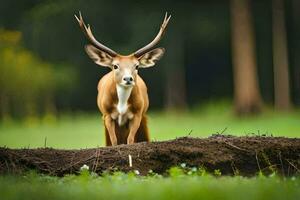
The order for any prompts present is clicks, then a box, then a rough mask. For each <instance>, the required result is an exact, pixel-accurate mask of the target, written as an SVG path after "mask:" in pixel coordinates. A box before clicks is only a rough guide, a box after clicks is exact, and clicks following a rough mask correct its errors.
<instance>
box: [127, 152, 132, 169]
mask: <svg viewBox="0 0 300 200" xmlns="http://www.w3.org/2000/svg"><path fill="white" fill-rule="evenodd" d="M128 160H129V167H132V157H131V155H130V154H129V155H128Z"/></svg>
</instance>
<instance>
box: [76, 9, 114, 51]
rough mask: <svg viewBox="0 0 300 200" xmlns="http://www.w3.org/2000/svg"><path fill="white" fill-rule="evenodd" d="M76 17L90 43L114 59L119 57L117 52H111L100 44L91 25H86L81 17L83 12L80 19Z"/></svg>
mask: <svg viewBox="0 0 300 200" xmlns="http://www.w3.org/2000/svg"><path fill="white" fill-rule="evenodd" d="M74 16H75V18H76V20H77V21H78V24H79V26H80V28H81V30H82V32H83V33H84V35H85V36H86V37H87V39H88V40H89V41H90V43H91V44H92V45H94V46H95V47H97V48H98V49H100V50H102V51H104V52H106V53H108V54H109V55H110V56H112V57H115V56H116V55H117V53H116V52H115V51H113V50H111V49H110V48H108V47H107V46H105V45H103V44H101V43H100V42H98V41H97V40H96V39H95V37H94V35H93V33H92V30H91V27H90V25H89V24H88V25H87V26H86V25H85V23H84V21H83V18H82V16H81V12H79V18H78V17H77V16H76V15H74Z"/></svg>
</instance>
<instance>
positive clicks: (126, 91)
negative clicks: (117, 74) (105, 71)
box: [117, 85, 132, 126]
mask: <svg viewBox="0 0 300 200" xmlns="http://www.w3.org/2000/svg"><path fill="white" fill-rule="evenodd" d="M131 91H132V87H128V88H125V87H122V86H119V85H117V95H118V105H117V111H118V113H119V116H118V124H119V125H120V126H121V125H123V124H125V123H126V120H127V119H124V115H125V114H126V112H127V110H128V103H127V102H128V99H129V97H130V94H131Z"/></svg>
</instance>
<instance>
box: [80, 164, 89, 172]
mask: <svg viewBox="0 0 300 200" xmlns="http://www.w3.org/2000/svg"><path fill="white" fill-rule="evenodd" d="M89 169H90V167H89V166H87V165H86V164H84V165H82V167H80V171H83V170H89Z"/></svg>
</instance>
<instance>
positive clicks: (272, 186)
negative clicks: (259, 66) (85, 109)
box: [0, 103, 300, 200]
mask: <svg viewBox="0 0 300 200" xmlns="http://www.w3.org/2000/svg"><path fill="white" fill-rule="evenodd" d="M149 124H150V131H151V137H152V139H153V140H167V139H172V138H175V137H180V136H187V135H188V134H189V133H190V135H191V136H197V137H206V136H209V135H211V134H213V133H221V132H224V131H225V132H224V134H226V133H227V134H233V135H247V134H250V135H251V134H261V135H262V134H267V135H271V134H272V135H273V136H288V137H299V136H300V112H299V111H294V112H292V113H275V112H272V111H269V110H266V112H265V113H264V114H262V115H260V116H257V117H248V118H244V119H238V118H235V117H234V116H233V115H232V112H231V107H230V106H228V105H227V104H213V103H212V104H209V105H207V106H205V107H199V108H195V109H193V110H192V111H190V112H186V113H176V112H169V113H162V112H151V113H150V114H149ZM45 142H46V146H48V147H55V148H66V149H71V148H86V147H96V146H102V145H103V144H104V137H103V126H102V121H101V117H100V114H97V113H96V114H76V115H73V116H71V115H66V116H62V117H60V118H59V119H51V118H50V119H44V120H41V121H31V120H27V121H25V122H7V123H2V124H1V125H0V146H7V147H13V148H22V147H31V148H34V147H43V146H44V145H45ZM2 199H3V200H9V199H44V200H47V199H51V200H52V199H73V200H76V199H175V200H176V199H207V200H209V199H255V200H259V199H272V200H277V199H278V200H283V199H295V200H296V199H300V177H292V178H279V177H277V176H271V177H264V176H261V175H260V176H257V177H253V178H245V177H240V176H235V177H215V176H212V175H208V174H205V173H203V170H202V171H201V170H200V171H199V170H192V171H190V172H189V173H188V174H183V173H182V171H181V170H179V168H174V169H173V170H171V171H170V176H168V177H162V176H159V175H153V174H152V175H149V176H147V177H139V176H136V175H134V174H133V173H129V174H123V173H116V174H114V175H107V174H106V175H104V176H100V177H99V176H95V175H90V174H89V173H88V172H87V171H86V172H83V173H82V174H81V175H80V176H66V177H63V178H58V177H49V176H44V175H37V174H36V173H33V172H32V173H29V174H26V175H23V176H0V200H2Z"/></svg>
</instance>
